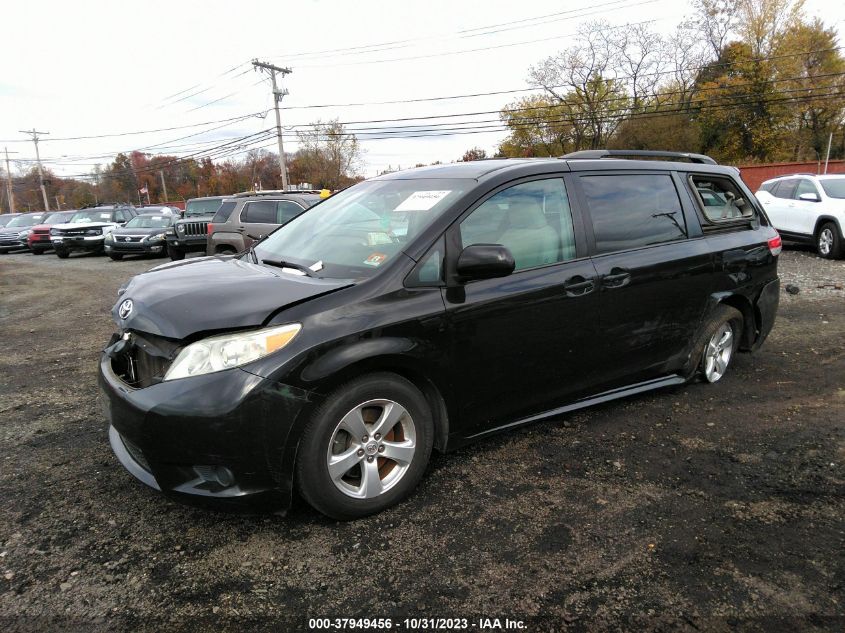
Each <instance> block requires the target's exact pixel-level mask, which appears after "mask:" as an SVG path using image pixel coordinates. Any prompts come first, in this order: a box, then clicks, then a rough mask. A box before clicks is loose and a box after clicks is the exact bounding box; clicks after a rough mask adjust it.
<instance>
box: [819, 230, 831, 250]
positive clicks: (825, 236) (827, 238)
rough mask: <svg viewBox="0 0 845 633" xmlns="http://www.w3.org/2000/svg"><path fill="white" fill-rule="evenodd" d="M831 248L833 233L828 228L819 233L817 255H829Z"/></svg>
mask: <svg viewBox="0 0 845 633" xmlns="http://www.w3.org/2000/svg"><path fill="white" fill-rule="evenodd" d="M831 248H833V231H832V230H831V229H829V228H825V229H822V232H821V233H819V253H821V254H822V255H830V249H831Z"/></svg>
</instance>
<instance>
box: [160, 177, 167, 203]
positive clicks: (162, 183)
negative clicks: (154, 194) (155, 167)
mask: <svg viewBox="0 0 845 633" xmlns="http://www.w3.org/2000/svg"><path fill="white" fill-rule="evenodd" d="M158 175H159V176H161V188H162V189H164V201H165V202H167V185H166V184H165V182H164V170H163V169H160V170H159V171H158Z"/></svg>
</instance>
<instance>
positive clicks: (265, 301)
mask: <svg viewBox="0 0 845 633" xmlns="http://www.w3.org/2000/svg"><path fill="white" fill-rule="evenodd" d="M350 285H352V284H351V283H350V282H349V281H348V280H328V279H316V278H312V277H300V276H298V275H293V274H290V273H285V272H282V270H281V269H278V270H276V269H273V268H268V267H266V266H261V265H258V264H251V263H249V262H245V261H242V260H240V259H237V258H230V257H202V258H194V259H189V260H185V261H181V262H171V263H168V264H163V265H161V266H157V267H156V268H153V269H152V270H149V271H147V272H145V273H142V274H140V275H138V276H136V277H134V278H133V279H132V280H131V281H130V282H129V283H128V284H127V285H126V286H125V288H124V289H123V291H122V293H121V295H120V297H119V299H118V302H117V303H116V304H115V306H114V308H112V317H113V318H114V321H115V323H117V325H118V327H119V328H120V329H122V330H134V331H137V332H147V333H149V334H155V335H158V336H164V337H166V338H171V339H180V340H181V339H185V338H188V337H189V336H191V335H192V334H197V333H200V332H212V331H220V330H235V329H240V328H247V327H257V326H259V325H261V324H263V323H264V322H265V321H266V320H267V318H268V317H269V316H270V315H271V314H273V313H275V312H278V311H279V310H280V309H282V308H285V307H287V306H290V305H293V304H296V303H300V302H302V301H305V300H308V299H313V298H315V297H319V296H321V295H325V294H328V293H330V292H335V291H337V290H340V289H342V288H346V287H348V286H350ZM127 299H131V300H132V310H131V311H130V313H129V314H128V315H127V316H126V318H121V317H120V314H119V311H120V307H121V305H122V304H124V302H125V301H126V300H127Z"/></svg>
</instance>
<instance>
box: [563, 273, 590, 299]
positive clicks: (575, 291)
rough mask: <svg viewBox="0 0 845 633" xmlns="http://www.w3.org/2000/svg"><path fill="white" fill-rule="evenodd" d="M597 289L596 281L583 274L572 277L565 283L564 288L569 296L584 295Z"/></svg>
mask: <svg viewBox="0 0 845 633" xmlns="http://www.w3.org/2000/svg"><path fill="white" fill-rule="evenodd" d="M595 289H596V282H595V281H594V280H592V279H585V278H584V277H582V276H581V275H575V276H574V277H570V278H569V279H567V280H566V281H565V282H564V284H563V290H564V292H565V293H566V296H567V297H583V296H584V295H588V294H590V293H591V292H592V291H593V290H595Z"/></svg>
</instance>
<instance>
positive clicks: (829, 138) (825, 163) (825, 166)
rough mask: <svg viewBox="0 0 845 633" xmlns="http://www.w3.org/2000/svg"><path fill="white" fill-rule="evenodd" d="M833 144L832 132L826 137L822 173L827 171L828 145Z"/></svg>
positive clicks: (828, 159)
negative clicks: (825, 152)
mask: <svg viewBox="0 0 845 633" xmlns="http://www.w3.org/2000/svg"><path fill="white" fill-rule="evenodd" d="M832 144H833V132H831V133H830V136H829V137H828V138H827V154H826V155H825V157H824V173H827V163H828V162H829V161H830V146H831V145H832Z"/></svg>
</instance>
